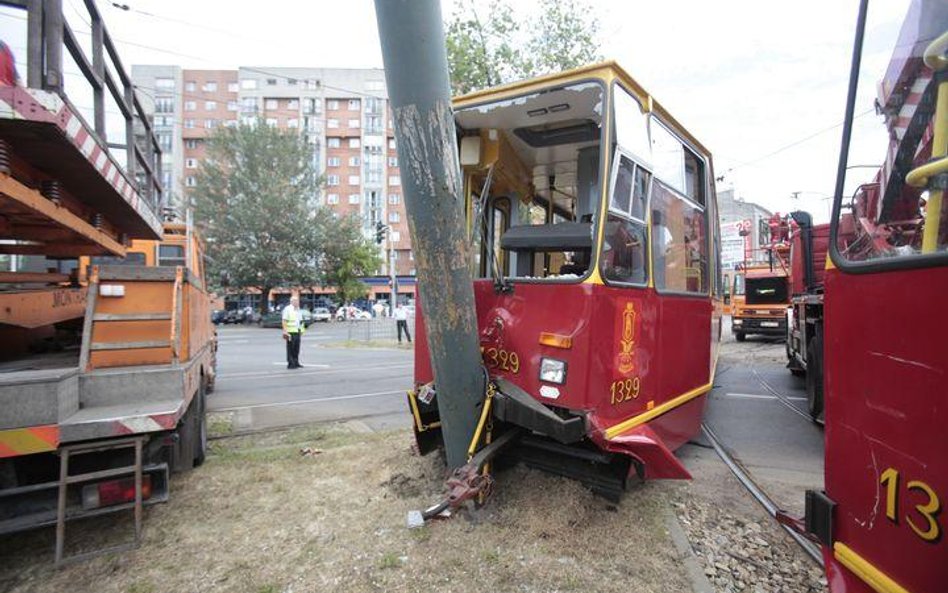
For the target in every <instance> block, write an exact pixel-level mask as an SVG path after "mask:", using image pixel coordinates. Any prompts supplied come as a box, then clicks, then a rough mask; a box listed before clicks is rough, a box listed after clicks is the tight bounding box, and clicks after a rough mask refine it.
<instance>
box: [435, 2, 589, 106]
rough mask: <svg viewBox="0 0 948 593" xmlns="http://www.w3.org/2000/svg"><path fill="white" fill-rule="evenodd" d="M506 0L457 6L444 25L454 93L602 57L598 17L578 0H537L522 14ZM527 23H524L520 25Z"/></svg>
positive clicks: (538, 74) (473, 89) (539, 73)
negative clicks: (527, 13) (535, 5)
mask: <svg viewBox="0 0 948 593" xmlns="http://www.w3.org/2000/svg"><path fill="white" fill-rule="evenodd" d="M523 16H524V15H519V14H517V12H516V11H515V10H514V9H513V8H512V7H511V5H510V4H508V0H491V2H490V3H489V4H487V6H486V11H484V5H483V3H481V5H480V10H479V9H478V3H477V2H473V3H467V4H461V5H458V8H457V9H456V10H455V12H454V14H453V15H452V17H451V19H450V20H449V21H448V22H447V23H446V27H445V43H446V46H447V52H448V66H449V68H450V70H451V87H452V91H453V92H454V93H455V94H463V93H468V92H471V91H475V90H479V89H483V88H487V87H491V86H495V85H498V84H503V83H507V82H511V81H514V80H519V79H523V78H531V77H534V76H540V75H543V74H548V73H550V72H556V71H561V70H567V69H570V68H576V67H577V66H581V65H583V64H587V63H590V62H595V61H597V60H599V59H601V56H600V54H599V44H598V41H597V36H598V33H599V21H598V19H597V18H596V17H595V15H594V13H593V11H592V9H591V7H590V6H589V5H588V4H587V3H586V2H584V1H583V0H540V1H539V6H538V7H537V8H536V9H535V10H531V13H530V15H529V16H530V18H529V19H526V18H523ZM525 23H526V24H525Z"/></svg>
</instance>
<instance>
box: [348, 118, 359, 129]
mask: <svg viewBox="0 0 948 593" xmlns="http://www.w3.org/2000/svg"><path fill="white" fill-rule="evenodd" d="M349 127H350V128H358V127H359V120H357V119H350V120H349Z"/></svg>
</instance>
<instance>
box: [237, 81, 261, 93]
mask: <svg viewBox="0 0 948 593" xmlns="http://www.w3.org/2000/svg"><path fill="white" fill-rule="evenodd" d="M240 88H242V89H244V90H245V91H252V90H255V89H256V88H257V80H256V79H254V78H245V79H243V80H241V81H240Z"/></svg>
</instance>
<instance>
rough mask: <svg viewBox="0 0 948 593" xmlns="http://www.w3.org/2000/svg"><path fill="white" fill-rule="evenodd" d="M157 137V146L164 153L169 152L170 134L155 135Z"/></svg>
mask: <svg viewBox="0 0 948 593" xmlns="http://www.w3.org/2000/svg"><path fill="white" fill-rule="evenodd" d="M157 136H158V146H160V147H161V150H163V151H164V152H169V151H170V150H171V134H167V133H165V134H157Z"/></svg>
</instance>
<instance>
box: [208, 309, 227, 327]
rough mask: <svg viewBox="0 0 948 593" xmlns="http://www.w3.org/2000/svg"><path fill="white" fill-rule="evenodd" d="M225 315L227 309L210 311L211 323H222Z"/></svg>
mask: <svg viewBox="0 0 948 593" xmlns="http://www.w3.org/2000/svg"><path fill="white" fill-rule="evenodd" d="M225 317H227V311H221V310H216V311H212V312H211V323H213V324H214V325H220V324H221V323H224V318H225Z"/></svg>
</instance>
